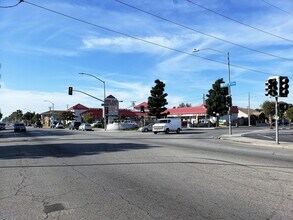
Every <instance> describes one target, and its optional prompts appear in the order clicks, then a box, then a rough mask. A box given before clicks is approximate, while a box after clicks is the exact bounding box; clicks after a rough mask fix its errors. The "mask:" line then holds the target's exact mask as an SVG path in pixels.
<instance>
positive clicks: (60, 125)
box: [55, 122, 64, 129]
mask: <svg viewBox="0 0 293 220" xmlns="http://www.w3.org/2000/svg"><path fill="white" fill-rule="evenodd" d="M55 128H59V129H63V128H64V125H63V123H61V122H59V123H57V124H56V126H55Z"/></svg>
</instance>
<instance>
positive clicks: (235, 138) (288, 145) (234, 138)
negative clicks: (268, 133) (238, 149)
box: [219, 133, 293, 150]
mask: <svg viewBox="0 0 293 220" xmlns="http://www.w3.org/2000/svg"><path fill="white" fill-rule="evenodd" d="M244 134H247V133H242V134H233V135H226V134H225V135H221V136H220V137H219V139H221V140H226V141H231V142H237V143H243V144H248V145H254V146H262V147H272V148H281V149H289V150H293V143H292V142H284V141H279V144H276V141H275V140H271V141H270V140H260V139H254V138H249V137H243V135H244Z"/></svg>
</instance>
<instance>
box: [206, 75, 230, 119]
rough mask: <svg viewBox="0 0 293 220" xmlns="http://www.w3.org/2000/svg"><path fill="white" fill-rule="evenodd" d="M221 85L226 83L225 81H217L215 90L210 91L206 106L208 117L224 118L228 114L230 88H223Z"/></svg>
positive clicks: (214, 86) (214, 85)
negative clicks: (227, 102)
mask: <svg viewBox="0 0 293 220" xmlns="http://www.w3.org/2000/svg"><path fill="white" fill-rule="evenodd" d="M221 83H224V81H223V79H218V80H216V82H215V83H214V84H213V88H212V89H210V90H209V94H208V95H207V97H208V98H207V100H206V104H205V107H206V109H207V114H208V115H211V116H223V115H226V114H227V113H228V107H227V105H226V101H227V95H228V88H227V87H226V88H221Z"/></svg>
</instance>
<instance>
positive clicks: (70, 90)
mask: <svg viewBox="0 0 293 220" xmlns="http://www.w3.org/2000/svg"><path fill="white" fill-rule="evenodd" d="M73 91H75V92H79V93H82V94H85V95H87V96H89V97H92V98H94V99H96V100H99V101H100V102H104V101H103V100H102V99H99V98H97V97H95V96H93V95H91V94H88V93H86V92H83V91H80V90H76V89H73V87H68V94H69V95H72V92H73Z"/></svg>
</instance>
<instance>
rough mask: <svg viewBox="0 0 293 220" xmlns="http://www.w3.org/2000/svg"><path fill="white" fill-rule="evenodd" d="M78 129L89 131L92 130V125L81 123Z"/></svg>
mask: <svg viewBox="0 0 293 220" xmlns="http://www.w3.org/2000/svg"><path fill="white" fill-rule="evenodd" d="M78 130H80V131H91V130H93V128H92V126H91V125H90V124H88V123H82V124H81V125H80V126H79V127H78Z"/></svg>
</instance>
